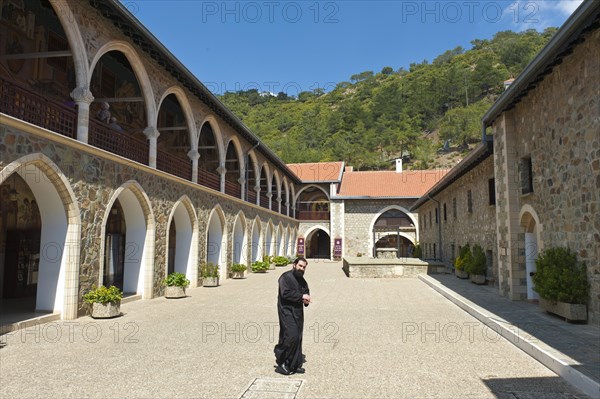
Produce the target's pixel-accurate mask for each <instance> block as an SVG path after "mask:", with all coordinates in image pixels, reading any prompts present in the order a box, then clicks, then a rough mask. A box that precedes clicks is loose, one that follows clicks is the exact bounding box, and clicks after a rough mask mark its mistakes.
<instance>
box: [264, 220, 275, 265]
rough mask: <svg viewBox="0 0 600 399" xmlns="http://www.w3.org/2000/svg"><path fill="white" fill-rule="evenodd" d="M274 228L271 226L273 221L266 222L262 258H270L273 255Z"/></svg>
mask: <svg viewBox="0 0 600 399" xmlns="http://www.w3.org/2000/svg"><path fill="white" fill-rule="evenodd" d="M274 244H275V226H274V225H273V221H272V220H271V219H269V221H268V222H267V227H266V232H265V250H264V251H263V256H267V255H268V256H271V255H273V254H274V250H275V245H274Z"/></svg>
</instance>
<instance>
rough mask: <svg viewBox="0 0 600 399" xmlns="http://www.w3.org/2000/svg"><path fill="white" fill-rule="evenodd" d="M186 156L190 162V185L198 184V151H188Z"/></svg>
mask: <svg viewBox="0 0 600 399" xmlns="http://www.w3.org/2000/svg"><path fill="white" fill-rule="evenodd" d="M187 156H188V158H190V159H191V160H192V183H198V159H200V153H199V152H198V150H190V151H189V152H188V153H187Z"/></svg>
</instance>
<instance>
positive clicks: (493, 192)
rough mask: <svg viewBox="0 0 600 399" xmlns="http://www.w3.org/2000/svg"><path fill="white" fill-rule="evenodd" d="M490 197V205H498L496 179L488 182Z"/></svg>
mask: <svg viewBox="0 0 600 399" xmlns="http://www.w3.org/2000/svg"><path fill="white" fill-rule="evenodd" d="M488 197H489V200H490V203H489V204H490V205H496V181H495V180H494V179H489V180H488Z"/></svg>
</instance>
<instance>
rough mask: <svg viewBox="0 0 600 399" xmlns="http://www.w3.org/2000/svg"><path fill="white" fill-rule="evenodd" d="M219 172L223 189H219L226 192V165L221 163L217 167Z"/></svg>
mask: <svg viewBox="0 0 600 399" xmlns="http://www.w3.org/2000/svg"><path fill="white" fill-rule="evenodd" d="M217 173H218V174H219V176H220V178H221V189H220V190H219V191H221V192H222V193H224V192H225V173H227V169H225V167H224V166H223V165H220V166H219V167H218V168H217Z"/></svg>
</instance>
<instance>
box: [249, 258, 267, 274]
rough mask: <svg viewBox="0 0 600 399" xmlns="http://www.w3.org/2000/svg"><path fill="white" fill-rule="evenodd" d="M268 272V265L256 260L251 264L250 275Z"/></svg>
mask: <svg viewBox="0 0 600 399" xmlns="http://www.w3.org/2000/svg"><path fill="white" fill-rule="evenodd" d="M267 270H269V263H267V262H262V261H260V260H257V261H256V262H252V273H266V272H267Z"/></svg>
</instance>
